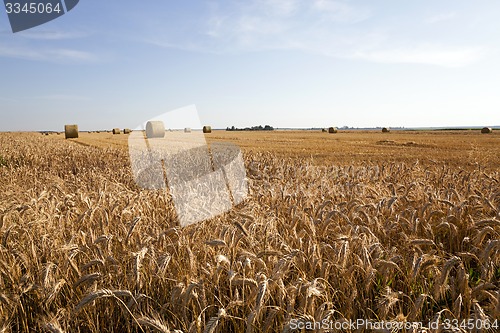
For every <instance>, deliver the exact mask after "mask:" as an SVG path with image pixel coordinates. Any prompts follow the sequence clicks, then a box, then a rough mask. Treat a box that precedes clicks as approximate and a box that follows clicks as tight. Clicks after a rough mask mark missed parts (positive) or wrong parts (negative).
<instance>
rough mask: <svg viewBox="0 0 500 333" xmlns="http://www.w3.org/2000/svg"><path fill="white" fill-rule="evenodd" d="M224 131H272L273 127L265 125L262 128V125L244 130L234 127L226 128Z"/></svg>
mask: <svg viewBox="0 0 500 333" xmlns="http://www.w3.org/2000/svg"><path fill="white" fill-rule="evenodd" d="M226 131H274V127H272V126H269V125H265V126H264V127H262V125H259V126H253V127H245V128H237V127H234V126H231V127H227V128H226Z"/></svg>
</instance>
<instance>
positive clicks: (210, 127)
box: [203, 126, 212, 133]
mask: <svg viewBox="0 0 500 333" xmlns="http://www.w3.org/2000/svg"><path fill="white" fill-rule="evenodd" d="M203 133H212V126H203Z"/></svg>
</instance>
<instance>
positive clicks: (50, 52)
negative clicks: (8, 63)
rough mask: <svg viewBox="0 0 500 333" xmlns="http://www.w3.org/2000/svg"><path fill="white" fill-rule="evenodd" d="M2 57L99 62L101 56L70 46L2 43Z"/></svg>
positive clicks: (0, 48)
mask: <svg viewBox="0 0 500 333" xmlns="http://www.w3.org/2000/svg"><path fill="white" fill-rule="evenodd" d="M0 57H8V58H16V59H25V60H35V61H46V62H54V63H75V62H78V63H82V62H92V63H93V62H98V61H99V58H98V57H97V56H96V55H95V54H93V53H90V52H85V51H79V50H74V49H68V48H54V49H47V48H35V47H26V46H15V45H11V46H6V45H0Z"/></svg>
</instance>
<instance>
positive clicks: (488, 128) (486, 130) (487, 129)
mask: <svg viewBox="0 0 500 333" xmlns="http://www.w3.org/2000/svg"><path fill="white" fill-rule="evenodd" d="M481 133H483V134H489V133H493V128H491V127H483V128H482V129H481Z"/></svg>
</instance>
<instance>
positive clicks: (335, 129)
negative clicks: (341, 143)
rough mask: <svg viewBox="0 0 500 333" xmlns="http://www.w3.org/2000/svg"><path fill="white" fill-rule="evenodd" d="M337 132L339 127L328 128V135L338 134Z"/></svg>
mask: <svg viewBox="0 0 500 333" xmlns="http://www.w3.org/2000/svg"><path fill="white" fill-rule="evenodd" d="M337 132H338V130H337V127H330V128H328V133H337Z"/></svg>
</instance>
